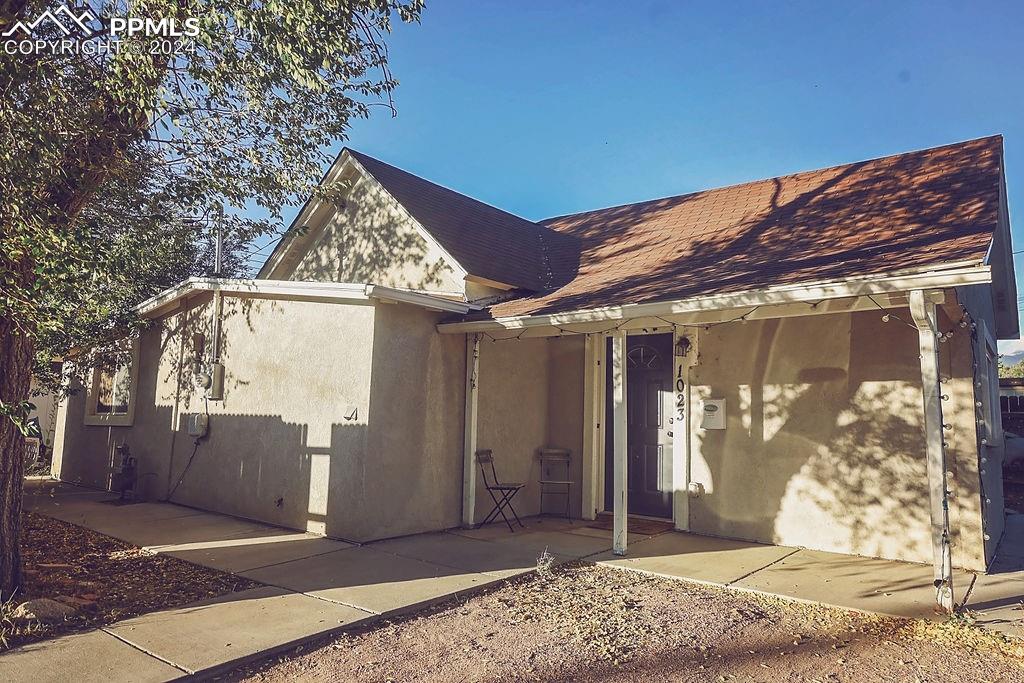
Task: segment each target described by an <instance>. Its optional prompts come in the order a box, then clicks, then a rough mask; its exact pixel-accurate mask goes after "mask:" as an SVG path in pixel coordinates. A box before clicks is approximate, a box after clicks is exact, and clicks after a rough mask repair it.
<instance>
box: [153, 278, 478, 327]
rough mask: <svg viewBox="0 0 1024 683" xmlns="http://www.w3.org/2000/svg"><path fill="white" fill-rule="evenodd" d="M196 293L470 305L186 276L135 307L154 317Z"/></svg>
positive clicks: (325, 285)
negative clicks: (372, 299)
mask: <svg viewBox="0 0 1024 683" xmlns="http://www.w3.org/2000/svg"><path fill="white" fill-rule="evenodd" d="M199 292H220V293H222V294H226V295H229V296H252V297H256V298H264V299H291V300H295V301H325V302H335V303H352V302H360V301H362V302H365V301H368V300H369V299H371V298H374V299H380V300H384V301H394V302H398V303H406V304H411V305H414V306H420V307H423V308H428V309H431V310H435V311H444V312H447V313H468V312H469V311H470V310H472V308H473V307H472V306H470V305H469V304H464V303H461V302H458V301H452V300H451V299H446V298H443V297H439V296H433V295H431V294H429V293H423V292H409V291H406V290H400V289H394V288H391V287H382V286H380V285H372V284H365V283H356V282H302V281H294V280H240V279H226V278H198V277H194V278H189V279H188V280H185V281H184V282H182V283H180V284H178V285H176V286H174V287H171V288H170V289H167V290H164V291H163V292H161V293H159V294H157V295H156V296H154V297H152V298H151V299H147V300H146V301H143V302H142V303H141V304H139V305H138V306H136V310H137V311H138V312H139V314H140V315H142V316H144V317H155V316H157V315H160V314H161V313H162V312H164V311H166V310H167V309H168V308H169V307H170V306H171V305H172V304H174V303H175V302H176V301H178V300H179V299H182V298H187V297H188V296H189V295H191V294H194V293H199Z"/></svg>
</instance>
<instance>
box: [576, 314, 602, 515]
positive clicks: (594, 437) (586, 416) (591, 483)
mask: <svg viewBox="0 0 1024 683" xmlns="http://www.w3.org/2000/svg"><path fill="white" fill-rule="evenodd" d="M603 340H604V337H603V336H602V335H600V334H588V335H587V336H586V340H585V342H584V360H583V367H584V373H583V453H581V454H580V457H581V459H582V463H581V464H582V479H583V482H582V483H583V491H582V494H581V498H582V506H581V509H580V517H582V518H583V519H594V518H595V517H596V516H597V515H596V514H595V513H596V511H597V505H598V503H597V500H598V488H597V479H598V468H599V467H600V461H599V460H598V453H599V452H600V447H599V446H598V430H599V428H600V427H599V425H600V423H601V412H600V408H601V406H600V405H599V402H598V398H597V397H598V396H599V395H600V384H599V382H600V376H601V375H600V370H601V366H600V362H599V360H598V359H599V358H600V356H599V355H598V351H599V350H600V349H601V348H602V347H601V345H600V343H601V342H602V341H603Z"/></svg>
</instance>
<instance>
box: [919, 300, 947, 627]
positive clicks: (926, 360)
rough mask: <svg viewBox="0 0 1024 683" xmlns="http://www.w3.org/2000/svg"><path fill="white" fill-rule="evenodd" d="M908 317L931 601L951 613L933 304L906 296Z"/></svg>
mask: <svg viewBox="0 0 1024 683" xmlns="http://www.w3.org/2000/svg"><path fill="white" fill-rule="evenodd" d="M910 314H911V316H913V318H914V324H915V325H916V326H917V336H918V346H919V348H920V353H921V382H922V387H923V389H924V432H925V445H926V448H927V468H928V493H929V499H930V502H931V527H932V557H933V560H932V561H933V564H934V577H935V582H934V583H935V601H936V603H938V605H939V606H940V607H941V608H942V609H943V610H945V611H947V612H952V611H953V562H952V553H951V551H950V538H949V499H948V496H949V491H947V490H946V452H945V444H944V443H943V442H944V439H943V434H942V429H943V426H942V399H943V396H942V387H941V385H940V383H939V381H940V379H939V351H938V346H937V344H936V342H935V338H936V336H937V334H938V326H937V323H936V316H935V302H934V301H932V300H931V299H930V298H929V297H928V295H927V294H926V293H925V292H924V290H920V289H915V290H913V291H912V292H910Z"/></svg>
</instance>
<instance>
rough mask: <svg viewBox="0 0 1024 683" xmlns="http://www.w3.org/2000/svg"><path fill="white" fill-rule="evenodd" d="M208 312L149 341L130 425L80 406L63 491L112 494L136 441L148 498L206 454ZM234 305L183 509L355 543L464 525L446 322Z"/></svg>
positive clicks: (333, 307)
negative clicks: (196, 370)
mask: <svg viewBox="0 0 1024 683" xmlns="http://www.w3.org/2000/svg"><path fill="white" fill-rule="evenodd" d="M208 301H209V300H208V299H207V300H206V301H205V302H203V303H201V304H199V305H195V306H191V307H190V308H188V309H187V310H185V311H181V312H177V313H174V314H171V315H169V316H167V317H165V318H164V319H163V320H161V321H159V322H158V324H157V325H155V326H154V327H153V328H152V329H150V330H147V331H146V332H145V333H144V334H143V336H142V338H141V340H140V373H139V386H138V392H139V395H138V403H137V404H136V413H135V422H134V425H133V426H132V427H113V428H107V427H87V426H83V425H82V415H83V411H84V405H85V396H84V392H82V393H80V394H78V395H77V396H74V397H72V398H71V399H70V400H69V401H68V402H67V405H66V408H65V411H64V412H65V419H64V422H63V429H62V434H61V439H60V441H61V449H60V451H61V452H60V454H59V456H58V458H57V460H58V462H57V463H56V464H55V472H57V473H58V474H59V476H60V478H61V479H62V480H65V481H76V482H81V483H85V484H88V485H92V486H100V487H104V486H105V485H106V481H107V472H108V469H109V463H110V462H111V454H112V450H113V447H114V445H115V444H117V443H120V442H121V441H127V442H128V443H129V445H130V447H131V450H132V453H133V455H135V456H136V457H137V458H139V471H140V473H141V474H142V476H143V478H142V479H141V480H140V485H139V488H140V492H141V493H142V494H143V495H144V496H145V497H147V498H149V499H163V498H164V497H166V495H167V492H168V490H169V489H170V487H171V486H173V484H174V482H175V481H176V480H177V479H178V477H179V476H180V474H181V472H182V471H183V469H184V468H185V467H186V463H187V462H188V459H189V457H190V454H191V453H192V451H193V447H194V441H193V439H192V438H190V437H189V436H188V435H187V434H186V433H185V422H184V419H185V415H186V414H187V413H189V412H196V411H203V410H204V409H205V408H204V402H203V400H202V397H201V393H200V392H199V391H198V390H196V389H195V388H194V384H193V381H192V371H191V358H190V357H191V353H192V351H191V344H192V341H191V340H192V334H193V333H194V332H198V331H204V332H206V333H208V332H209V303H208ZM224 308H225V315H224V325H223V329H224V334H223V339H224V343H223V358H224V363H225V366H226V381H225V395H224V400H223V401H210V402H209V412H210V431H209V436H208V437H207V438H206V439H203V440H201V441H200V445H199V448H198V450H197V451H196V456H195V458H194V460H193V464H192V466H191V468H190V469H189V471H188V473H187V474H186V475H185V477H184V479H183V480H182V483H181V485H180V487H179V488H178V489H177V491H176V493H175V494H174V496H173V500H174V501H175V502H180V503H184V504H187V505H194V506H196V507H201V508H204V509H209V510H215V511H219V512H224V513H228V514H233V515H238V516H241V517H247V518H252V519H258V520H262V521H266V522H271V523H274V524H280V525H282V526H286V527H291V528H296V529H303V530H309V531H313V532H316V533H325V534H327V535H330V536H333V537H337V538H345V539H351V540H358V541H366V540H372V539H375V538H383V537H387V536H394V535H401V534H408V533H415V532H418V531H426V530H433V529H442V528H446V527H450V526H455V525H457V524H458V521H459V509H458V500H459V491H460V487H461V455H462V454H461V434H462V422H461V419H462V418H461V405H462V392H463V390H464V388H463V377H464V374H463V373H464V357H463V347H462V343H461V341H460V340H459V339H457V338H454V337H442V336H441V335H439V334H437V332H436V330H435V327H434V325H435V324H436V322H437V318H438V315H437V314H433V313H429V312H427V311H424V310H422V309H418V308H414V307H411V306H405V305H396V304H391V305H388V304H379V305H377V306H374V305H372V304H366V305H358V304H345V305H339V304H325V303H313V302H300V301H270V300H260V299H240V298H226V299H225V306H224ZM446 403H451V404H453V405H454V406H457V407H458V408H457V409H454V408H452V407H450V406H446V405H445V404H446ZM453 501H454V502H453Z"/></svg>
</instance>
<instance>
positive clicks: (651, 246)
mask: <svg viewBox="0 0 1024 683" xmlns="http://www.w3.org/2000/svg"><path fill="white" fill-rule="evenodd" d="M1001 163H1002V137H1001V136H998V135H997V136H992V137H986V138H980V139H977V140H971V141H968V142H961V143H957V144H953V145H946V146H943V147H935V148H932V149H926V150H921V151H917V152H909V153H906V154H897V155H894V156H888V157H883V158H880V159H873V160H869V161H862V162H857V163H853V164H845V165H842V166H835V167H832V168H826V169H821V170H817V171H808V172H804V173H795V174H792V175H787V176H781V177H778V178H771V179H767V180H759V181H755V182H750V183H744V184H742V185H734V186H731V187H724V188H720V189H713V190H705V191H702V192H694V193H691V194H685V195H680V196H676V197H666V198H664V199H655V200H651V201H645V202H639V203H636V204H628V205H625V206H616V207H611V208H607V209H599V210H596V211H587V212H584V213H578V214H573V215H569V216H560V217H557V218H551V219H548V220H546V221H542V222H543V223H544V224H545V225H547V226H549V227H551V228H553V229H554V230H556V231H558V232H559V233H561V234H563V235H570V236H572V237H574V238H576V239H578V240H579V242H578V244H573V243H566V244H563V245H559V246H558V247H557V248H555V249H553V250H552V251H551V253H549V254H548V259H549V263H550V264H551V267H552V271H553V284H552V286H550V287H549V288H548V289H547V290H546V291H543V292H539V293H536V294H532V295H530V296H525V297H522V298H518V299H514V300H510V301H505V302H502V303H499V304H496V305H494V306H491V307H490V308H489V309H488V310H487V311H486V312H483V313H477V314H473V315H472V316H471V317H472V318H474V319H479V318H481V317H504V316H518V315H532V314H546V313H556V312H564V311H571V310H581V309H588V308H596V307H600V306H606V305H617V304H630V303H647V302H654V301H666V300H675V299H685V298H689V297H695V296H701V295H708V294H718V293H728V292H737V291H744V290H753V289H758V288H764V287H768V286H771V285H779V284H799V283H802V282H813V281H821V280H833V279H835V280H841V279H844V278H847V277H851V276H859V275H868V274H880V273H885V272H893V271H899V270H904V269H915V268H921V267H927V266H932V265H940V264H947V263H953V262H962V261H971V262H978V263H981V262H982V261H983V260H984V258H985V255H986V252H987V250H988V248H989V243H990V242H991V240H992V236H993V233H994V231H995V230H996V228H997V226H998V222H999V203H1000V184H1001Z"/></svg>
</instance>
